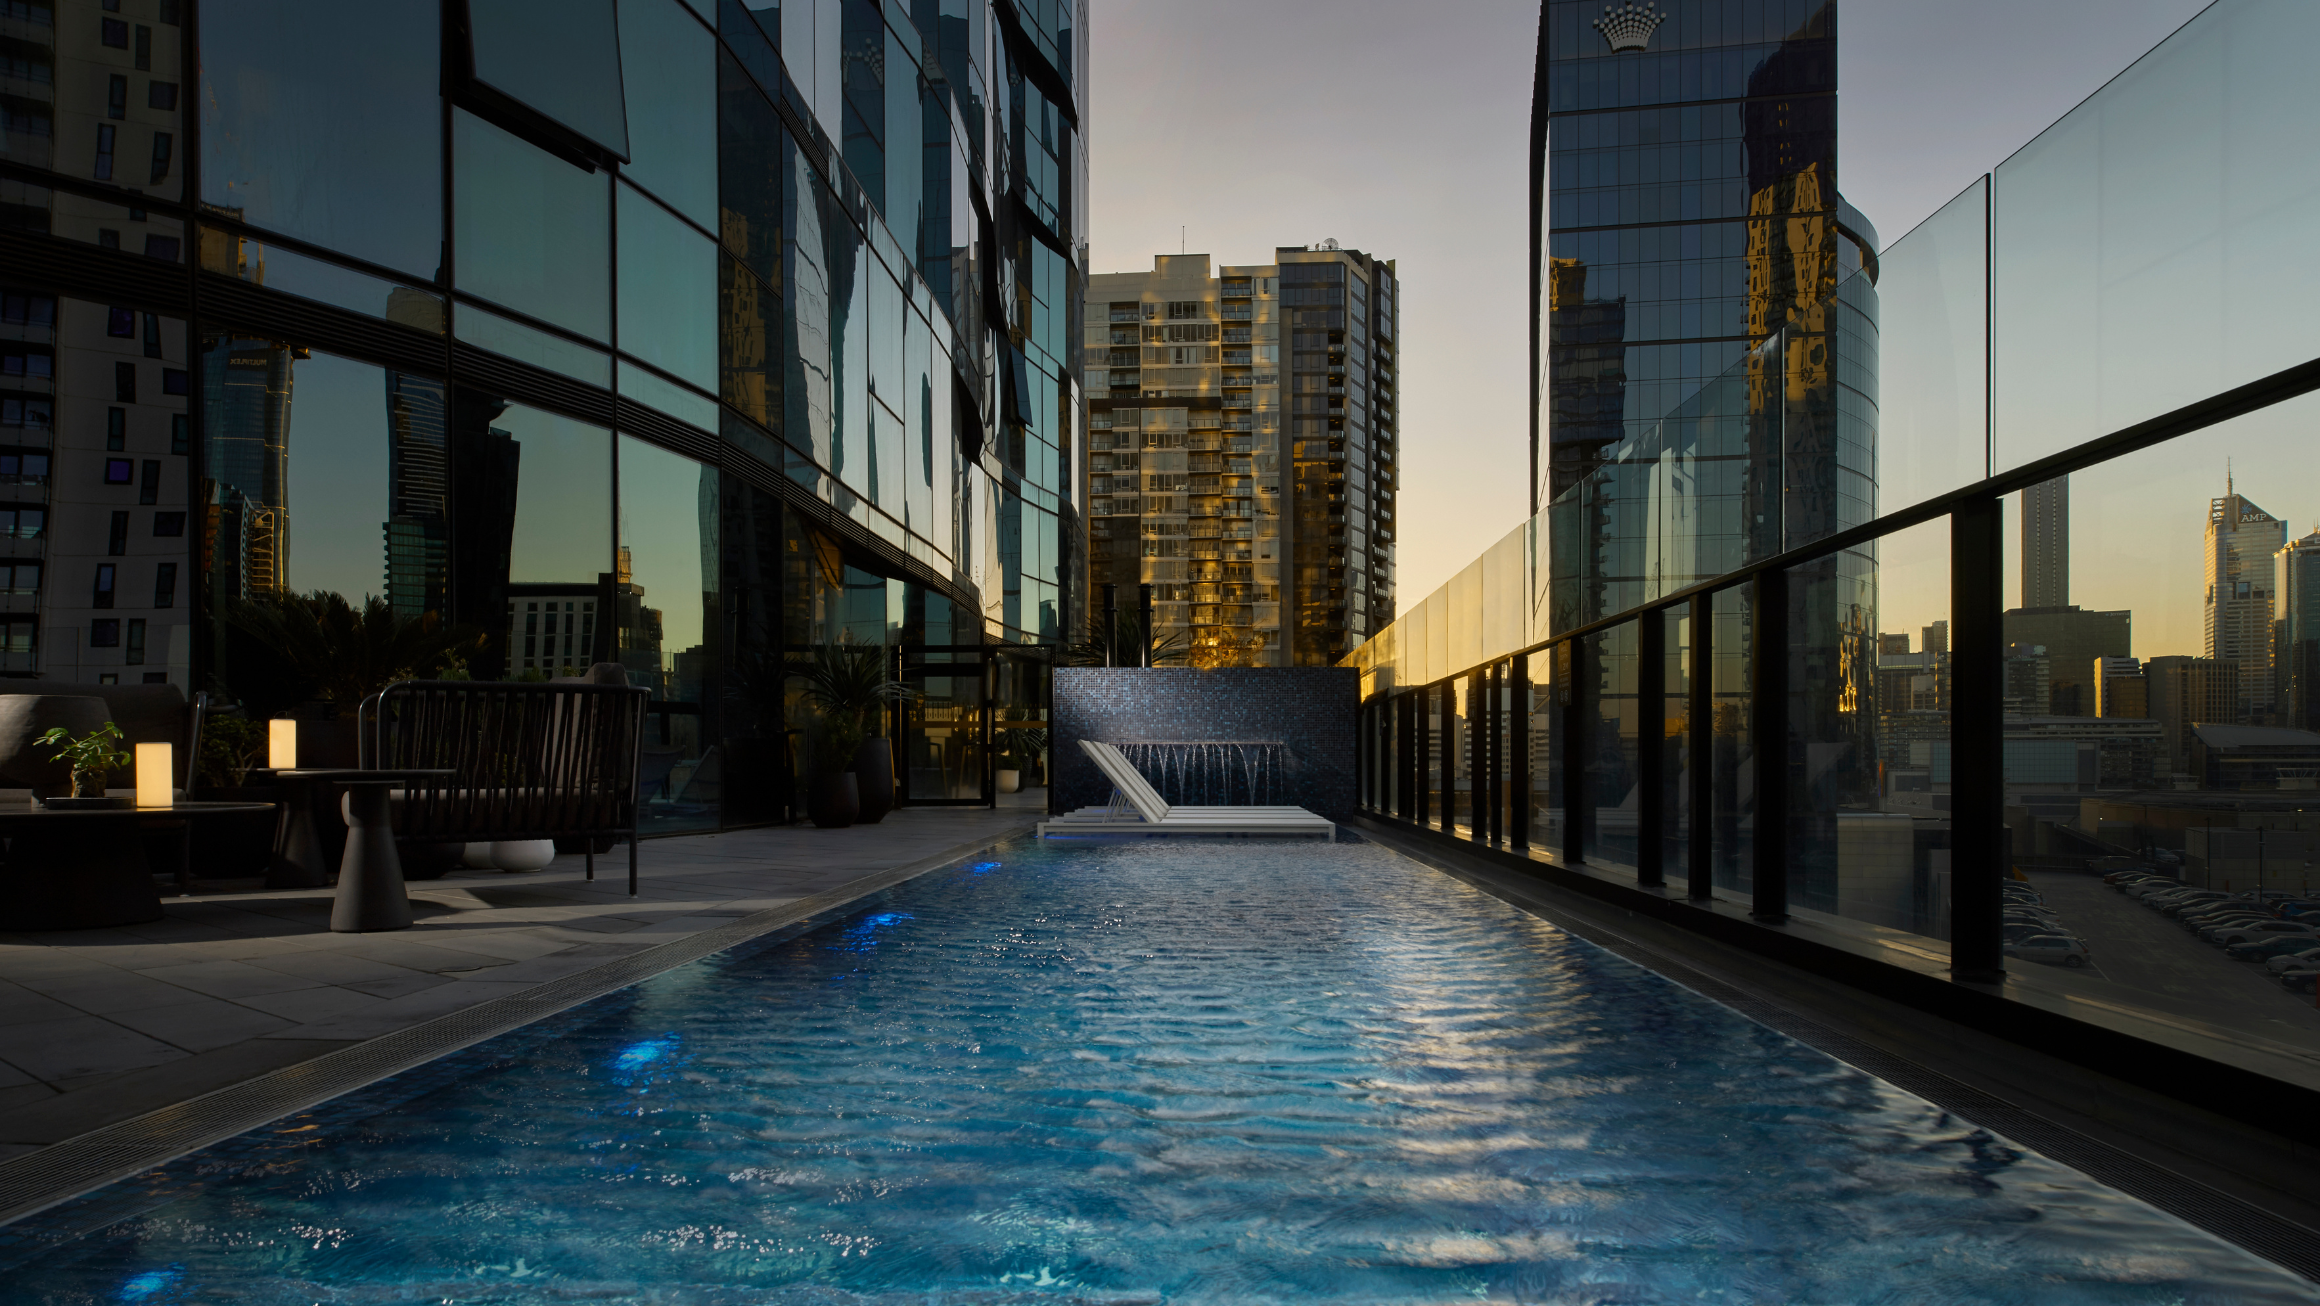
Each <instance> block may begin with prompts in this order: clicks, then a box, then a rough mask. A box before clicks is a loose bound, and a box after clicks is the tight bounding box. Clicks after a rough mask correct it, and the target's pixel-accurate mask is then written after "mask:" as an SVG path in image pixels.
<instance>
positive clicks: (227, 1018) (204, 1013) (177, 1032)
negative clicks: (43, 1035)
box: [112, 998, 294, 1052]
mask: <svg viewBox="0 0 2320 1306" xmlns="http://www.w3.org/2000/svg"><path fill="white" fill-rule="evenodd" d="M112 1019H113V1020H114V1021H116V1022H118V1023H120V1024H123V1025H127V1026H128V1027H129V1028H131V1029H133V1030H136V1031H137V1032H138V1033H140V1034H146V1035H150V1036H152V1037H154V1038H157V1039H160V1040H161V1041H162V1042H164V1043H167V1044H169V1045H170V1046H172V1047H179V1048H183V1049H185V1050H186V1051H188V1052H207V1051H210V1050H211V1049H212V1048H222V1047H224V1046H226V1045H227V1044H229V1043H239V1042H241V1041H242V1040H243V1039H246V1038H256V1037H258V1036H259V1035H261V1034H271V1033H273V1032H274V1031H275V1030H278V1029H287V1028H288V1027H289V1026H290V1025H291V1024H293V1023H294V1022H292V1021H289V1020H285V1019H284V1018H282V1017H280V1016H274V1015H268V1014H267V1013H265V1012H263V1011H252V1010H251V1009H250V1008H248V1007H245V1006H242V1005H240V1004H238V1003H233V1002H227V1001H225V1000H224V999H222V998H200V999H197V1000H195V1001H192V1002H179V1003H174V1004H172V1005H170V1006H166V1007H139V1008H138V1009H136V1010H134V1011H117V1012H115V1013H113V1016H112Z"/></svg>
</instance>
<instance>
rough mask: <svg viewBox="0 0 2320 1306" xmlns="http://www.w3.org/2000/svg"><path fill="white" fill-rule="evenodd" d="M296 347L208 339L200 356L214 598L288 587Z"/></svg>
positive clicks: (304, 353) (299, 354) (300, 350)
mask: <svg viewBox="0 0 2320 1306" xmlns="http://www.w3.org/2000/svg"><path fill="white" fill-rule="evenodd" d="M308 356H309V351H308V350H307V349H306V348H305V347H304V346H300V345H290V344H285V343H283V342H281V341H278V340H257V339H250V338H246V337H238V336H227V337H212V338H211V339H209V340H207V341H205V342H204V347H203V350H202V425H203V439H204V441H205V461H206V466H207V469H208V472H209V478H208V484H207V486H206V488H207V490H208V503H207V511H208V516H209V521H208V523H207V528H208V532H209V533H210V534H211V535H212V536H213V537H214V539H215V541H216V544H215V548H214V550H213V551H212V553H211V554H210V568H211V575H210V586H211V593H212V594H213V595H214V596H215V597H217V598H219V599H237V598H256V597H259V596H261V595H267V594H278V593H280V592H281V591H282V590H283V589H284V588H285V587H286V586H287V585H288V584H289V574H288V573H289V565H290V502H289V488H290V487H289V481H290V467H289V458H290V386H291V380H292V376H291V367H292V365H293V364H294V363H295V362H297V361H298V360H299V359H302V358H306V357H308Z"/></svg>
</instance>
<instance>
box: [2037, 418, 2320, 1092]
mask: <svg viewBox="0 0 2320 1306" xmlns="http://www.w3.org/2000/svg"><path fill="white" fill-rule="evenodd" d="M2316 423H2320V396H2311V395H2307V396H2304V397H2301V398H2298V399H2293V400H2290V401H2288V402H2286V403H2282V404H2279V405H2276V406H2274V407H2271V408H2267V409H2263V410H2261V411H2259V412H2256V413H2252V414H2249V415H2248V416H2245V417H2241V418H2238V419H2236V420H2233V421H2231V422H2228V423H2225V424H2222V425H2219V426H2216V427H2212V428H2209V429H2207V430H2205V431H2200V432H2197V433H2195V434H2192V435H2189V436H2185V437H2183V438H2181V439H2178V440H2173V441H2170V442H2168V443H2165V444H2161V445H2158V446H2155V447H2153V448H2150V449H2145V450H2142V451H2139V452H2136V453H2133V454H2129V455H2126V456H2124V457H2121V458H2117V459H2113V460H2111V461H2109V462H2105V463H2101V464H2099V465H2097V466H2094V467H2091V468H2087V469H2084V470H2082V471H2079V472H2076V473H2074V474H2072V475H2071V476H2070V477H2069V478H2068V479H2067V481H2061V482H2049V483H2047V484H2044V485H2040V486H2037V487H2033V488H2032V489H2031V490H2029V491H2026V492H2024V493H2021V494H2017V495H2014V496H2011V498H2010V501H2009V503H2008V508H2009V511H2010V515H2011V517H2012V520H2011V521H2010V522H2009V529H2008V531H2007V533H2006V540H2007V542H2008V544H2009V546H2010V547H2012V548H2014V549H2015V551H2016V556H2015V557H2014V558H2012V559H2009V561H2010V563H2013V564H2015V565H2010V566H2009V567H2008V591H2009V592H2008V595H2007V609H2006V612H2005V615H2004V618H2003V620H2004V627H2005V639H2006V645H2007V646H2006V662H2005V668H2006V682H2005V683H2006V714H2005V718H2004V730H2005V745H2004V747H2005V804H2006V824H2007V825H2008V827H2009V828H2010V831H2011V848H2012V858H2011V866H2010V868H2009V869H2010V871H2011V873H2012V874H2013V876H2014V879H2013V881H2012V882H2011V883H2009V885H2008V886H2007V887H2008V891H2009V893H2011V894H2013V895H2015V896H2016V897H2018V898H2023V899H2027V900H2028V901H2024V902H2019V903H2012V902H2010V903H2009V908H2010V910H2011V911H2012V913H2013V914H2011V915H2009V916H2008V918H2007V921H2008V929H2009V931H2010V933H2011V934H2012V935H2014V936H2017V937H2010V938H2009V940H2008V945H2009V946H2008V952H2007V958H2006V966H2007V969H2008V970H2009V971H2012V972H2016V973H2020V974H2024V975H2026V976H2036V977H2037V980H2038V983H2039V986H2040V987H2041V988H2042V989H2046V990H2054V989H2060V990H2062V991H2064V992H2066V993H2073V994H2084V995H2086V996H2088V997H2090V998H2093V999H2096V1000H2098V1001H2102V1002H2104V1003H2107V1004H2111V1005H2113V1006H2124V1007H2128V1008H2132V1009H2134V1010H2135V1011H2137V1012H2139V1013H2141V1014H2143V1015H2145V1016H2148V1017H2149V1018H2151V1019H2155V1020H2158V1021H2160V1022H2162V1023H2164V1024H2167V1025H2170V1026H2172V1027H2174V1028H2176V1029H2178V1030H2181V1031H2186V1032H2188V1033H2190V1034H2192V1035H2195V1036H2197V1037H2198V1038H2201V1039H2203V1040H2212V1041H2214V1043H2215V1044H2216V1045H2217V1047H2216V1049H2215V1051H2214V1053H2213V1054H2214V1055H2219V1056H2232V1057H2234V1058H2235V1059H2240V1060H2242V1061H2243V1063H2244V1062H2246V1061H2247V1059H2248V1058H2250V1057H2255V1058H2258V1059H2257V1060H2255V1061H2254V1062H2253V1064H2258V1065H2262V1066H2266V1067H2275V1066H2277V1067H2288V1066H2296V1065H2299V1064H2300V1065H2302V1066H2303V1067H2305V1068H2306V1070H2307V1071H2308V1068H2309V1065H2310V1062H2311V1060H2312V1059H2313V1058H2320V1010H2316V1009H2315V1007H2314V997H2313V993H2312V987H2311V978H2312V976H2313V975H2315V974H2320V530H2314V529H2313V527H2312V522H2313V521H2314V519H2315V517H2316V516H2320V494H2316V493H2315V492H2314V490H2313V489H2312V478H2311V477H2310V475H2309V474H2308V473H2309V469H2310V467H2311V457H2312V455H2311V432H2312V431H2313V429H2314V427H2315V424H2316ZM2108 877H2116V879H2115V880H2112V881H2110V882H2106V879H2107V878H2108ZM2169 894H2175V895H2179V896H2178V897H2177V898H2176V899H2174V900H2173V901H2172V902H2169V901H2168V900H2167V895H2169ZM2033 913H2034V914H2033ZM2026 923H2038V924H2041V925H2043V926H2046V927H2048V928H2043V929H2041V930H2040V932H2039V933H2040V936H2041V937H2039V938H2038V939H2037V940H2036V941H2035V942H2034V941H2033V940H2032V939H2031V938H2028V937H2022V936H2026V935H2027V934H2028V931H2027V930H2026V929H2024V928H2020V927H2021V926H2023V925H2024V924H2026ZM2231 1049H2236V1051H2234V1050H2231ZM2281 1073H2284V1072H2281Z"/></svg>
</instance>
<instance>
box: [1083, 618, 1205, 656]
mask: <svg viewBox="0 0 2320 1306" xmlns="http://www.w3.org/2000/svg"><path fill="white" fill-rule="evenodd" d="M1143 645H1144V623H1143V622H1141V621H1139V620H1138V619H1137V617H1136V614H1135V613H1133V612H1121V613H1118V614H1116V615H1115V616H1114V618H1113V621H1112V633H1111V638H1110V639H1108V640H1107V639H1105V638H1104V631H1103V619H1102V618H1101V617H1097V616H1093V615H1091V616H1090V617H1089V620H1088V633H1087V638H1085V639H1082V640H1078V641H1076V642H1074V643H1072V644H1070V645H1067V646H1066V647H1065V648H1064V650H1063V657H1062V663H1063V665H1064V666H1067V667H1132V666H1137V665H1139V659H1138V658H1137V656H1136V654H1137V651H1138V650H1139V649H1141V648H1142V647H1143ZM1191 656H1192V639H1191V637H1190V636H1188V635H1186V634H1185V633H1184V632H1183V631H1181V630H1176V631H1170V632H1169V633H1168V634H1165V635H1162V636H1161V637H1160V638H1159V639H1157V640H1155V641H1153V644H1152V657H1151V665H1152V666H1156V667H1159V666H1170V665H1181V664H1183V663H1185V662H1187V661H1189V660H1190V659H1191Z"/></svg>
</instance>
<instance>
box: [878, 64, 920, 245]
mask: <svg viewBox="0 0 2320 1306" xmlns="http://www.w3.org/2000/svg"><path fill="white" fill-rule="evenodd" d="M885 38H886V113H885V117H886V134H887V142H886V143H887V149H886V160H885V161H886V203H885V205H884V206H883V208H882V210H881V211H882V212H883V213H884V214H885V216H886V225H887V226H889V227H891V228H893V229H894V231H895V233H896V234H897V235H901V236H904V237H906V238H907V239H908V240H910V242H911V243H912V244H913V245H914V246H915V245H916V243H917V239H918V231H919V228H920V225H921V224H922V223H923V222H924V221H925V198H926V182H925V173H926V151H925V150H924V149H923V148H921V147H920V144H919V140H918V130H919V126H920V110H919V76H918V61H917V60H916V59H913V58H912V57H911V55H910V53H909V51H908V50H907V49H906V48H905V47H904V46H903V44H902V39H901V38H900V37H898V36H896V35H895V34H894V29H893V28H891V27H889V28H887V29H886V32H885ZM896 271H897V272H899V271H901V269H896Z"/></svg>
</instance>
